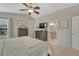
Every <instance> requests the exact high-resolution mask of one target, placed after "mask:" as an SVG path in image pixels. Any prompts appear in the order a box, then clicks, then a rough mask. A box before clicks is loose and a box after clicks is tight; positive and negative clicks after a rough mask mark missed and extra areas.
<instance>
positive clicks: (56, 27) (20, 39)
mask: <svg viewBox="0 0 79 59" xmlns="http://www.w3.org/2000/svg"><path fill="white" fill-rule="evenodd" d="M26 4H27V5H30V3H26ZM31 5H32V6H39V7H40V8H38V9H37V8H36V9H37V10H36V11H38V12H39V13H38V12H36V13H37V14H36V13H34V12H33V13H29V11H27V10H26V6H25V4H23V3H0V23H2V22H3V23H4V21H1V20H2V19H3V20H7V21H5V22H6V27H7V30H4V27H3V29H2V30H1V31H0V35H3V36H0V45H1V46H0V55H1V56H17V55H19V56H20V55H22V56H25V55H27V56H32V55H33V56H34V55H35V56H36V55H37V56H40V55H41V56H43V55H45V56H48V55H58V56H59V55H79V51H78V50H76V49H74V48H72V42H71V40H72V32H71V31H72V29H71V27H72V26H71V25H72V23H71V22H72V21H71V19H72V17H74V16H78V15H79V12H78V10H79V9H78V8H79V4H76V3H72V4H70V3H67V4H64V3H60V4H59V3H55V4H54V3H33V4H32V3H31ZM46 6H47V7H46ZM20 9H21V10H20ZM22 9H23V10H24V11H23V10H22ZM25 10H26V11H25ZM31 12H32V11H31ZM3 25H5V24H3ZM0 29H1V28H0ZM5 33H7V34H5ZM4 35H7V36H6V37H4ZM39 39H40V40H39ZM56 44H58V45H60V46H58V45H56ZM3 46H4V47H3ZM61 46H63V47H65V49H64V48H63V47H61ZM25 47H26V48H25ZM58 47H59V48H58ZM60 47H61V48H60ZM18 49H19V51H18ZM29 49H30V50H29ZM60 49H63V50H62V51H61V50H60ZM65 50H67V51H68V52H67V51H66V52H63V51H65ZM12 51H13V52H12ZM16 51H17V52H16ZM30 51H31V52H30ZM35 51H36V53H34V52H35ZM69 51H70V52H69ZM72 51H74V52H72ZM76 51H77V53H76ZM59 52H60V53H59ZM71 52H72V53H71ZM22 53H23V54H22ZM74 53H75V54H74Z"/></svg>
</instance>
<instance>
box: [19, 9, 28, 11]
mask: <svg viewBox="0 0 79 59" xmlns="http://www.w3.org/2000/svg"><path fill="white" fill-rule="evenodd" d="M19 10H20V11H26V10H27V9H19Z"/></svg>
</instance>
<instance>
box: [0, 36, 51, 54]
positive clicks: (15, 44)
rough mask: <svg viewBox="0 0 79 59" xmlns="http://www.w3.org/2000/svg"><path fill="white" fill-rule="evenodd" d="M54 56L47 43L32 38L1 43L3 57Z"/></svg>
mask: <svg viewBox="0 0 79 59" xmlns="http://www.w3.org/2000/svg"><path fill="white" fill-rule="evenodd" d="M48 54H50V55H52V51H51V48H50V47H49V46H48V44H47V43H46V42H43V41H40V40H37V39H33V38H30V37H19V38H11V39H7V40H4V41H2V40H1V41H0V55H1V56H46V55H48Z"/></svg>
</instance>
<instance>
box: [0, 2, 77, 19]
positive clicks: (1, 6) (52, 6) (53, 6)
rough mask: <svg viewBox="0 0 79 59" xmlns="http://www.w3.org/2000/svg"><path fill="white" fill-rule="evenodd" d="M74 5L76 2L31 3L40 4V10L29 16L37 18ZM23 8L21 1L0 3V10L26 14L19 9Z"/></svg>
mask: <svg viewBox="0 0 79 59" xmlns="http://www.w3.org/2000/svg"><path fill="white" fill-rule="evenodd" d="M75 5H77V3H69V4H68V3H33V6H40V10H38V11H39V12H40V14H39V15H38V14H35V13H32V15H31V16H32V17H34V18H37V17H41V16H44V15H47V14H50V13H54V12H56V11H59V10H62V9H64V8H69V7H72V6H75ZM23 8H26V7H25V6H24V5H23V4H21V3H0V12H8V13H17V14H27V12H24V11H19V9H23Z"/></svg>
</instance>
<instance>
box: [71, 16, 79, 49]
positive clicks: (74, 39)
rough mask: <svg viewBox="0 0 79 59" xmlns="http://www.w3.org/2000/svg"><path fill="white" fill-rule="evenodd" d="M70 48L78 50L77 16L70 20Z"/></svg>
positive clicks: (78, 24)
mask: <svg viewBox="0 0 79 59" xmlns="http://www.w3.org/2000/svg"><path fill="white" fill-rule="evenodd" d="M72 47H73V48H75V49H79V16H77V17H73V18H72Z"/></svg>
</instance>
